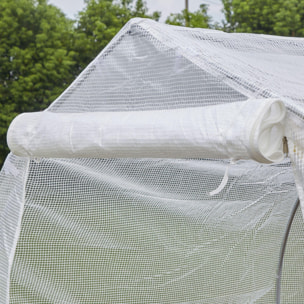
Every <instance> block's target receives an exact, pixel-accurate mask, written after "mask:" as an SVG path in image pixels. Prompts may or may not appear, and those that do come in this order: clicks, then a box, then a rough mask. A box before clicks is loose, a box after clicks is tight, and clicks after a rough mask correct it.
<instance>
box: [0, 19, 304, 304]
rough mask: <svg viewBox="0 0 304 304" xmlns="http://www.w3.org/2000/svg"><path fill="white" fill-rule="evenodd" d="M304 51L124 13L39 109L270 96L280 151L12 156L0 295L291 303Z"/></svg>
mask: <svg viewBox="0 0 304 304" xmlns="http://www.w3.org/2000/svg"><path fill="white" fill-rule="evenodd" d="M303 50H304V40H303V39H299V38H281V37H272V36H261V35H248V34H226V33H222V32H217V31H212V30H203V29H185V28H180V27H174V26H168V25H164V24H160V23H156V22H154V21H151V20H143V19H134V20H132V21H130V22H129V23H128V24H127V25H126V26H125V27H124V28H123V29H122V30H121V32H120V33H119V34H118V35H117V36H116V37H115V38H114V40H113V41H112V42H111V43H110V44H109V46H108V47H107V48H106V49H105V50H104V51H103V52H102V53H101V54H100V55H99V56H98V57H97V58H96V59H95V60H94V61H93V62H92V63H91V64H90V65H89V66H88V68H87V69H86V70H85V71H84V72H83V73H82V74H81V75H80V76H79V78H78V79H77V80H76V81H75V82H74V83H73V84H72V85H71V86H70V87H69V88H68V89H67V90H66V91H65V92H64V93H63V94H62V96H60V97H59V98H58V99H57V100H56V101H55V102H54V103H53V104H52V105H51V106H50V107H49V108H48V109H47V111H50V112H54V113H81V112H90V113H92V112H105V111H112V112H129V111H149V110H150V111H156V110H170V109H183V108H191V107H192V108H194V107H199V108H201V107H206V106H208V107H210V106H212V105H219V104H228V103H234V102H241V101H246V100H248V99H252V98H253V99H261V98H275V99H280V100H282V101H283V102H284V103H285V105H286V106H287V109H288V114H287V118H286V128H285V133H286V136H287V137H288V142H289V150H290V151H289V152H290V157H291V161H290V159H289V158H285V159H284V160H283V161H281V162H279V163H276V164H261V163H258V162H255V161H254V160H239V161H237V162H236V163H235V164H230V165H229V160H219V159H212V158H209V159H194V158H193V159H171V158H128V159H124V158H112V159H111V158H108V159H98V158H79V159H76V158H72V159H64V158H62V159H59V158H41V159H31V160H29V159H28V158H22V157H16V156H14V155H13V154H11V155H9V157H8V159H7V160H6V163H5V165H4V167H3V169H2V171H1V175H0V196H1V200H0V219H1V220H0V303H19V304H20V303H26V304H28V303H37V304H38V303H39V304H40V303H71V304H74V303H103V304H110V303H112V304H127V303H130V304H135V303H136V304H142V303H147V304H152V303H153V304H155V303H159V304H173V303H174V304H177V303H178V304H181V303H193V304H194V303H210V304H211V303H213V304H220V303H223V304H224V303H225V304H226V303H231V304H232V303H233V304H237V303H240V304H243V303H265V304H266V303H267V304H269V303H286V304H287V303H288V304H293V303H294V304H299V303H302V302H303V301H304V292H303V288H302V286H303V284H304V274H303V273H304V272H303V270H304V265H303V254H304V249H303V248H304V247H303V246H304V244H303V231H304V223H303V220H302V213H301V210H300V208H297V197H298V196H300V198H301V199H303V200H302V201H304V196H303V193H304V191H303V185H304V181H302V179H303V172H304V168H303V165H302V161H303V157H304V155H303V150H304V147H303V143H304V141H303V139H302V135H301V129H303V128H302V125H303V123H304V122H303V113H304V111H303V109H302V107H303V106H302V104H303V101H304V100H303V99H304V97H303V96H304V87H303V85H302V84H303V81H304V75H303V74H304V73H303V70H304V52H303ZM235 119H236V120H237V119H238V117H235ZM215 155H216V154H215ZM227 166H229V170H228V181H227V184H226V185H224V187H223V189H222V191H220V192H219V193H217V194H215V195H213V196H210V192H212V191H213V190H215V189H216V188H217V187H218V186H219V184H220V183H221V181H222V179H223V176H224V174H225V171H226V169H227ZM295 180H296V184H295ZM297 190H298V191H297ZM289 228H290V231H289ZM284 248H285V250H284Z"/></svg>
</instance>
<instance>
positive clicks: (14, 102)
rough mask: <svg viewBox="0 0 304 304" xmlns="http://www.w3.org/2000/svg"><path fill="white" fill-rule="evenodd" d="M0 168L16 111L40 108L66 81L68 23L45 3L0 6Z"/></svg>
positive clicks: (12, 1)
mask: <svg viewBox="0 0 304 304" xmlns="http://www.w3.org/2000/svg"><path fill="white" fill-rule="evenodd" d="M0 33H1V34H0V113H1V114H0V164H1V163H2V161H3V159H4V157H5V155H6V153H7V148H6V139H5V137H6V130H7V127H8V125H9V123H10V121H11V120H12V118H13V117H14V116H15V115H16V114H17V113H20V112H25V111H36V110H40V109H43V108H45V107H46V106H47V105H48V104H49V103H50V102H51V101H53V100H54V99H55V98H56V97H57V96H58V95H59V94H60V93H61V92H62V90H63V89H64V88H65V87H66V86H67V85H68V84H69V83H70V82H71V80H72V78H73V75H72V73H71V71H72V66H73V64H74V56H75V53H74V52H73V51H72V36H73V23H72V22H71V21H69V20H68V19H67V18H66V17H65V16H64V14H63V13H62V12H61V11H60V10H59V9H57V8H56V7H54V6H52V5H48V4H47V0H39V1H36V0H1V1H0Z"/></svg>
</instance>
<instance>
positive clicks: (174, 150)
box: [7, 99, 286, 163]
mask: <svg viewBox="0 0 304 304" xmlns="http://www.w3.org/2000/svg"><path fill="white" fill-rule="evenodd" d="M285 112H286V110H285V107H284V104H283V103H282V102H281V101H279V100H275V99H258V100H252V99H249V100H247V101H244V102H235V103H229V104H220V105H213V106H207V107H193V108H182V109H173V110H157V111H130V112H86V113H52V112H50V111H44V112H37V113H24V114H21V115H19V116H17V117H16V118H15V119H14V121H13V122H12V124H11V126H10V128H9V131H8V135H7V141H8V145H9V148H10V149H11V151H12V153H13V154H15V155H17V156H23V157H33V158H34V157H46V158H217V159H234V160H237V159H254V160H256V161H258V162H262V163H271V162H277V161H281V160H282V159H283V157H284V154H283V147H282V138H283V136H284V118H285Z"/></svg>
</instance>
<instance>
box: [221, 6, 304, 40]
mask: <svg viewBox="0 0 304 304" xmlns="http://www.w3.org/2000/svg"><path fill="white" fill-rule="evenodd" d="M222 1H223V5H224V14H225V18H226V22H225V24H224V29H225V30H227V31H231V32H234V31H236V32H248V33H258V34H272V35H284V36H304V0H288V1H286V0H222Z"/></svg>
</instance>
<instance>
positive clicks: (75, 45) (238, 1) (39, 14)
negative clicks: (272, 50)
mask: <svg viewBox="0 0 304 304" xmlns="http://www.w3.org/2000/svg"><path fill="white" fill-rule="evenodd" d="M222 2H223V5H224V16H225V20H223V22H222V24H221V25H220V24H214V23H213V22H212V19H211V17H210V16H209V15H208V7H207V5H205V4H201V6H200V8H199V9H198V10H197V11H195V12H189V11H186V10H184V11H182V12H180V13H178V14H171V15H170V16H168V17H167V19H166V23H168V24H174V25H180V26H185V25H186V24H187V25H188V26H190V27H204V28H217V29H220V30H224V31H228V32H250V33H263V34H273V35H285V36H299V37H301V36H304V0H289V1H286V0H222ZM85 4H86V5H85V8H84V9H83V11H81V12H80V13H79V14H78V16H77V18H76V20H70V19H68V18H67V17H66V16H65V15H64V14H63V13H62V12H61V11H60V10H59V9H58V8H56V7H55V6H53V5H50V4H48V1H47V0H0V166H1V165H2V163H3V161H4V159H5V157H6V155H7V153H8V149H7V145H6V132H7V128H8V125H9V123H10V122H11V120H12V119H13V118H14V117H15V116H16V115H17V114H18V113H21V112H26V111H37V110H41V109H44V108H46V107H47V106H48V105H49V104H50V103H51V102H52V101H53V100H54V99H55V98H56V97H57V96H58V95H59V94H60V93H61V92H62V91H63V90H64V89H65V88H66V87H67V86H68V85H69V84H70V83H71V82H72V81H73V80H74V79H75V77H76V76H77V75H78V74H79V73H80V72H81V71H82V70H83V69H84V68H85V67H86V65H87V64H88V63H89V62H90V61H91V60H92V59H93V58H94V57H95V56H96V55H97V54H98V53H99V52H100V51H101V50H102V49H103V48H104V47H105V46H106V45H107V44H108V43H109V41H110V40H111V39H112V38H113V37H114V36H115V35H116V33H117V32H118V31H119V30H120V29H121V27H122V26H123V25H124V24H125V23H126V22H127V21H128V20H129V19H131V18H133V17H145V18H152V19H154V20H157V21H158V20H159V18H160V12H153V13H152V14H149V13H148V8H147V5H146V3H145V1H144V0H86V1H85Z"/></svg>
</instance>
